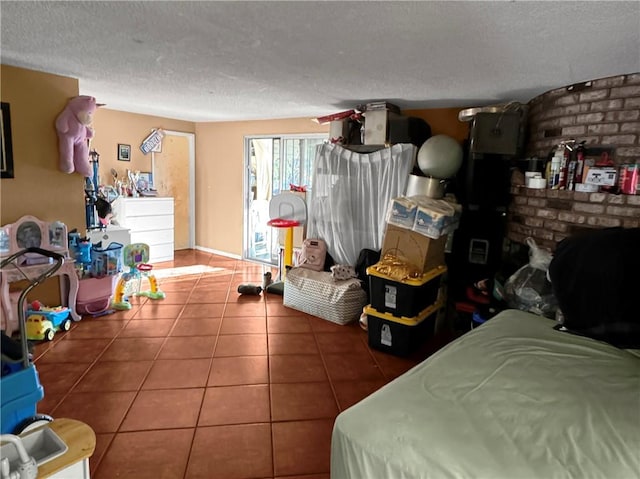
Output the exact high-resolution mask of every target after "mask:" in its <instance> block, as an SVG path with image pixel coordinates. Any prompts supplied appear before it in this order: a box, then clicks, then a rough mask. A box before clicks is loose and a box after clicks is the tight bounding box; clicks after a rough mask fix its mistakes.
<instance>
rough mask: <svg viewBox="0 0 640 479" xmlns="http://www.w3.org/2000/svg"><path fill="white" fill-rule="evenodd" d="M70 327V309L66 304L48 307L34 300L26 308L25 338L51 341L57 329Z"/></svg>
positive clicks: (64, 329) (66, 329)
mask: <svg viewBox="0 0 640 479" xmlns="http://www.w3.org/2000/svg"><path fill="white" fill-rule="evenodd" d="M70 329H71V310H70V309H69V308H67V307H66V306H58V307H56V308H48V307H46V306H42V305H40V303H39V302H38V301H34V302H33V303H31V307H30V308H29V309H27V339H28V340H30V341H40V340H43V339H46V340H47V341H52V340H53V337H54V336H55V334H56V333H57V332H58V331H60V330H63V331H69V330H70Z"/></svg>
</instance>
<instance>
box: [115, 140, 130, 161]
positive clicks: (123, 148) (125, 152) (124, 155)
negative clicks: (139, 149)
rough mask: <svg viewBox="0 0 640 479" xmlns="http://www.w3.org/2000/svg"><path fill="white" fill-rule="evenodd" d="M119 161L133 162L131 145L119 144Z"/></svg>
mask: <svg viewBox="0 0 640 479" xmlns="http://www.w3.org/2000/svg"><path fill="white" fill-rule="evenodd" d="M118 161H131V145H125V144H124V143H118Z"/></svg>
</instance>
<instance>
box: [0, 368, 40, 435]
mask: <svg viewBox="0 0 640 479" xmlns="http://www.w3.org/2000/svg"><path fill="white" fill-rule="evenodd" d="M43 397H44V389H43V388H42V385H41V384H40V380H39V378H38V372H37V371H36V368H35V367H34V366H30V367H28V368H26V369H23V370H21V371H18V372H15V373H12V374H9V375H7V376H3V377H2V387H0V404H2V407H1V408H0V409H1V410H2V413H1V420H0V432H1V433H2V434H11V433H13V432H14V431H15V429H16V427H17V426H18V425H19V424H20V423H21V422H23V421H24V420H26V419H29V418H31V417H33V416H35V414H36V403H37V402H38V401H40V400H41V399H42V398H43Z"/></svg>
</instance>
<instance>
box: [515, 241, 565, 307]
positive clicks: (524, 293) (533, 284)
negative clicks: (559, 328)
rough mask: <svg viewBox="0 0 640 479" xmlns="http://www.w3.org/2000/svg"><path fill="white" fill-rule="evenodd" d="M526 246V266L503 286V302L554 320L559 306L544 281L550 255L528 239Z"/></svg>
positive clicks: (547, 281) (550, 258)
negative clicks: (527, 259) (527, 261)
mask: <svg viewBox="0 0 640 479" xmlns="http://www.w3.org/2000/svg"><path fill="white" fill-rule="evenodd" d="M527 245H528V246H529V263H528V264H526V265H525V266H523V267H522V268H520V269H519V270H518V271H516V272H515V273H513V274H512V275H511V276H510V277H509V279H508V280H507V282H506V284H505V299H506V300H507V304H508V305H509V307H510V308H514V309H520V310H522V311H528V312H530V313H534V314H538V315H541V316H546V317H548V318H553V317H555V312H556V309H557V308H558V302H557V300H556V298H555V296H554V295H553V290H552V288H551V283H550V282H549V279H548V277H547V269H549V264H550V263H551V260H552V258H553V255H552V254H551V252H550V251H548V250H546V249H542V248H539V247H538V245H537V244H536V242H535V241H534V240H533V239H532V238H527Z"/></svg>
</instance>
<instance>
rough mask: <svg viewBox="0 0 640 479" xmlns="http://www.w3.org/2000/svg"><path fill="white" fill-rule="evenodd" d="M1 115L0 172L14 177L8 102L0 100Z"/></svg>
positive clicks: (5, 176) (3, 175) (7, 176)
mask: <svg viewBox="0 0 640 479" xmlns="http://www.w3.org/2000/svg"><path fill="white" fill-rule="evenodd" d="M1 106H2V116H1V117H0V122H1V124H0V132H2V139H1V142H2V160H1V163H0V173H1V175H0V176H1V177H2V178H14V177H15V176H14V172H13V141H12V139H11V109H10V107H9V103H5V102H1Z"/></svg>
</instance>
